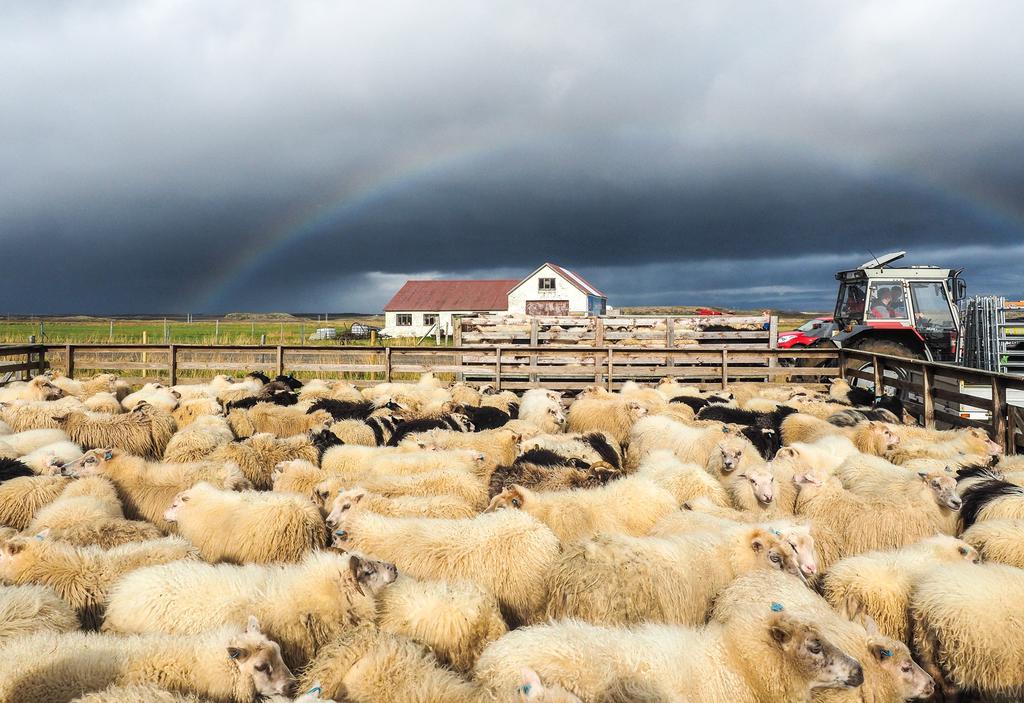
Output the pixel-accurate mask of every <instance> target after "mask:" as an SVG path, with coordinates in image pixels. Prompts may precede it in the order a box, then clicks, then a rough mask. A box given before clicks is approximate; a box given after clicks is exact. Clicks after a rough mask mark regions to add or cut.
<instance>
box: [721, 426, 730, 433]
mask: <svg viewBox="0 0 1024 703" xmlns="http://www.w3.org/2000/svg"><path fill="white" fill-rule="evenodd" d="M722 432H724V433H726V434H729V428H728V427H726V426H725V425H722Z"/></svg>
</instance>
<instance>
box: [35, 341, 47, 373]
mask: <svg viewBox="0 0 1024 703" xmlns="http://www.w3.org/2000/svg"><path fill="white" fill-rule="evenodd" d="M38 363H39V366H38V367H37V368H38V369H39V373H44V372H45V371H46V347H44V346H42V345H40V346H39V360H38Z"/></svg>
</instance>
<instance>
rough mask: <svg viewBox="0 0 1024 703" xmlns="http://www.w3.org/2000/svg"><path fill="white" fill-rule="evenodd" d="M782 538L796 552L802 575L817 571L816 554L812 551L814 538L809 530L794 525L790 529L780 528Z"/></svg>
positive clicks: (809, 574) (810, 574)
mask: <svg viewBox="0 0 1024 703" xmlns="http://www.w3.org/2000/svg"><path fill="white" fill-rule="evenodd" d="M780 532H781V533H782V535H781V536H782V538H783V539H784V540H786V541H787V542H789V546H791V547H792V548H793V552H794V553H795V554H796V561H797V564H799V566H800V572H801V573H802V574H803V575H804V576H813V575H814V574H816V573H818V555H817V553H816V552H815V551H814V538H813V537H811V531H810V530H809V529H808V528H807V527H804V526H800V525H796V526H794V527H792V528H791V529H784V530H780Z"/></svg>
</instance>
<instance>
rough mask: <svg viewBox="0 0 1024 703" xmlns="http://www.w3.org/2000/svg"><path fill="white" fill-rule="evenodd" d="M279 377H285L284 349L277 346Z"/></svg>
mask: <svg viewBox="0 0 1024 703" xmlns="http://www.w3.org/2000/svg"><path fill="white" fill-rule="evenodd" d="M277 375H278V376H284V347H283V346H281V345H280V344H278V345H277Z"/></svg>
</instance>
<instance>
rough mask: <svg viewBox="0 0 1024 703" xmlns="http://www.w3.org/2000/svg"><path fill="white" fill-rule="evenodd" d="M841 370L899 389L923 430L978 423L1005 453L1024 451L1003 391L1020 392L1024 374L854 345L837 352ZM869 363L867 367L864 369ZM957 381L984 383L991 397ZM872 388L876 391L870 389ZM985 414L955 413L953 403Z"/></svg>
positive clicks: (1016, 410) (1016, 413) (1023, 430)
mask: <svg viewBox="0 0 1024 703" xmlns="http://www.w3.org/2000/svg"><path fill="white" fill-rule="evenodd" d="M839 358H840V369H841V373H842V375H843V376H844V377H845V378H847V379H849V380H853V379H861V380H864V381H870V382H872V383H873V384H874V387H875V388H876V389H877V388H879V387H881V388H883V389H885V388H893V389H896V390H899V391H900V392H901V395H902V397H903V398H904V404H905V405H906V406H907V409H908V410H910V411H911V412H913V413H916V414H918V415H919V416H920V418H921V420H922V424H923V425H924V426H925V427H927V428H928V429H935V428H936V427H940V426H945V427H949V426H953V427H981V428H983V429H985V430H987V431H988V433H989V435H990V436H991V437H992V439H993V440H995V441H996V442H998V443H999V444H1000V446H1002V448H1003V450H1004V451H1006V452H1007V453H1010V454H1016V453H1018V452H1021V451H1024V415H1022V412H1021V411H1022V408H1020V407H1018V406H1013V405H1010V404H1008V403H1007V393H1006V392H1007V391H1008V390H1015V391H1024V376H1017V375H1014V374H1006V373H996V372H993V371H982V370H980V369H969V368H966V367H963V366H955V365H953V364H943V363H938V362H933V361H923V360H921V359H911V358H907V357H898V356H890V355H888V354H874V353H872V352H866V351H860V350H857V349H843V350H841V351H840V352H839ZM868 366H870V368H871V372H870V373H869V372H868V371H867V370H866V369H867V367H868ZM961 383H966V384H968V385H974V386H987V387H988V388H989V389H991V392H992V397H991V398H984V397H979V396H975V395H969V394H967V393H962V392H960V390H961ZM876 392H877V391H876ZM960 405H966V406H968V407H970V408H976V409H979V410H983V411H986V412H988V413H990V420H989V421H988V422H985V421H982V420H974V419H969V418H965V417H961V415H960V413H959V406H960Z"/></svg>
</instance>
